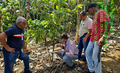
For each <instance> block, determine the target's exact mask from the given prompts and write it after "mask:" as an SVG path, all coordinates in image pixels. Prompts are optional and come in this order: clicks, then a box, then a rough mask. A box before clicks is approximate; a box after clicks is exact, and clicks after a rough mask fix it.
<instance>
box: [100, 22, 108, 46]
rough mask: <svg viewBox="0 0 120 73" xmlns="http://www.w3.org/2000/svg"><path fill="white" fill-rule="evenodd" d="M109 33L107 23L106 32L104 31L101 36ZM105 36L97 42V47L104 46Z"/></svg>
mask: <svg viewBox="0 0 120 73" xmlns="http://www.w3.org/2000/svg"><path fill="white" fill-rule="evenodd" d="M109 32H110V21H108V22H107V30H105V32H104V34H103V35H106V34H108V33H109ZM106 38H107V36H102V37H101V39H100V40H99V43H98V45H100V46H103V45H104V44H105V39H106Z"/></svg>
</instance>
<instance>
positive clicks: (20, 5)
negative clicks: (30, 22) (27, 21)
mask: <svg viewBox="0 0 120 73" xmlns="http://www.w3.org/2000/svg"><path fill="white" fill-rule="evenodd" d="M19 2H20V3H19V11H20V13H19V15H20V16H23V13H22V12H23V11H22V0H19Z"/></svg>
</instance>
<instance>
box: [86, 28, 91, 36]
mask: <svg viewBox="0 0 120 73" xmlns="http://www.w3.org/2000/svg"><path fill="white" fill-rule="evenodd" d="M91 32H92V29H90V30H89V32H88V33H87V35H86V36H85V37H86V38H88V37H89V36H90V35H91Z"/></svg>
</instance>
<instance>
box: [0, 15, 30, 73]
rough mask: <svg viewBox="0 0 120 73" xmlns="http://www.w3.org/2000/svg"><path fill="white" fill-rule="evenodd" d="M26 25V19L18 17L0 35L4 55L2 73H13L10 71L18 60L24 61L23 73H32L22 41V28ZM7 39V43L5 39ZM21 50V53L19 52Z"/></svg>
mask: <svg viewBox="0 0 120 73" xmlns="http://www.w3.org/2000/svg"><path fill="white" fill-rule="evenodd" d="M25 25H26V19H25V18H24V17H21V16H19V17H18V18H17V20H16V24H14V25H13V26H12V27H10V28H9V29H7V30H5V31H4V32H2V33H1V34H0V41H1V43H2V45H3V54H4V64H5V70H4V73H13V71H12V69H13V66H14V63H15V60H16V59H17V58H19V59H20V60H23V61H24V66H25V69H24V73H32V72H31V71H30V70H29V56H28V55H26V50H25V40H24V35H23V34H24V30H23V29H24V27H25ZM6 37H7V42H6V39H5V38H6ZM22 48H23V51H22V50H21V49H22Z"/></svg>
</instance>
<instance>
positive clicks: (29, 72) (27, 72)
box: [24, 70, 32, 73]
mask: <svg viewBox="0 0 120 73" xmlns="http://www.w3.org/2000/svg"><path fill="white" fill-rule="evenodd" d="M24 73H32V71H30V70H28V71H26V72H24Z"/></svg>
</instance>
